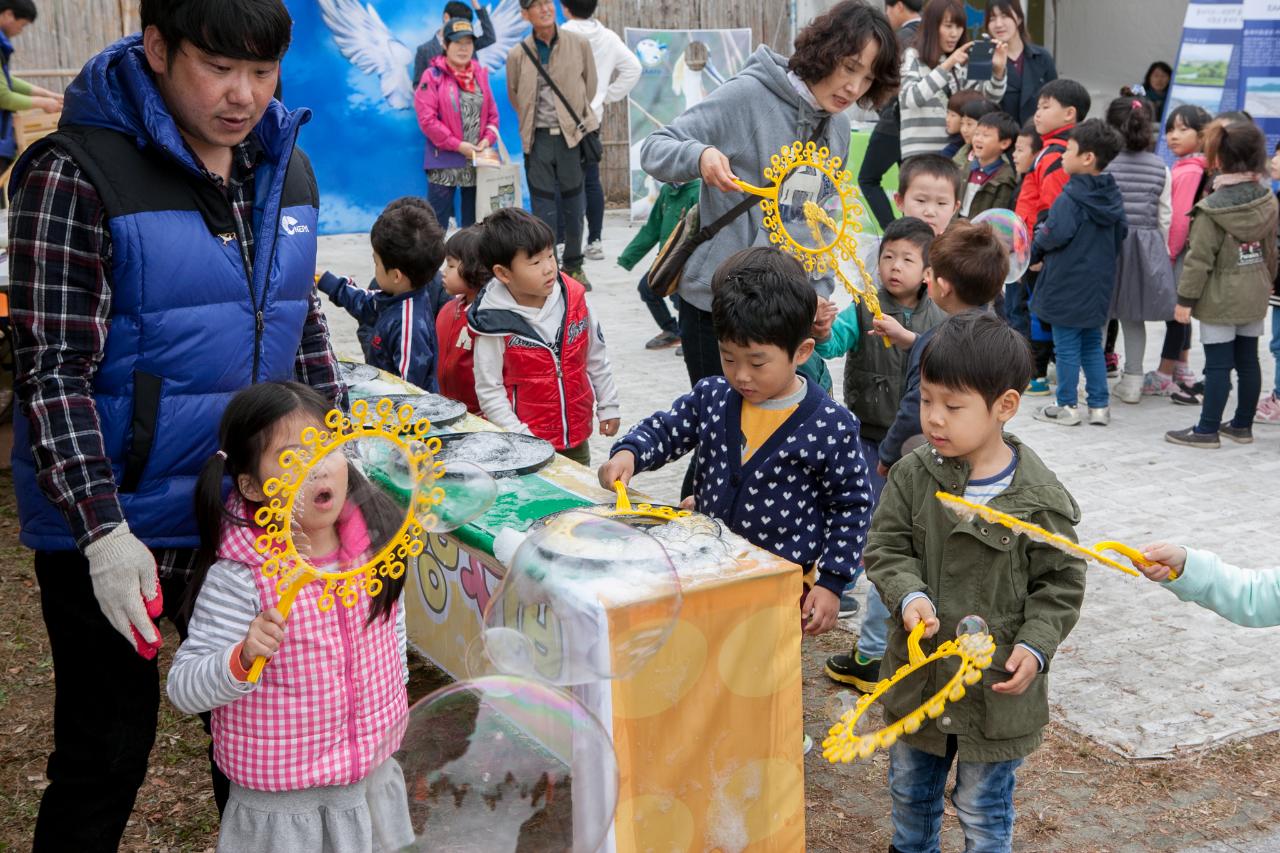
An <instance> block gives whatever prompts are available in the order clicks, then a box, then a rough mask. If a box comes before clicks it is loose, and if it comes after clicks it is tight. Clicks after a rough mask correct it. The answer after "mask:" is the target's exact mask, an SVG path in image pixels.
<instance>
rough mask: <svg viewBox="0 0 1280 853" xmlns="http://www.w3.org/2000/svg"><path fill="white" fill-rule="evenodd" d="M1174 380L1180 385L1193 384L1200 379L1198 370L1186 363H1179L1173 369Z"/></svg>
mask: <svg viewBox="0 0 1280 853" xmlns="http://www.w3.org/2000/svg"><path fill="white" fill-rule="evenodd" d="M1173 381H1174V382H1176V383H1177V384H1179V385H1187V386H1192V385H1195V384H1196V382H1198V381H1199V380H1198V379H1196V372H1195V371H1194V370H1192V369H1191V368H1190V367H1187V366H1186V365H1185V364H1179V365H1178V366H1177V367H1175V368H1174V369H1173Z"/></svg>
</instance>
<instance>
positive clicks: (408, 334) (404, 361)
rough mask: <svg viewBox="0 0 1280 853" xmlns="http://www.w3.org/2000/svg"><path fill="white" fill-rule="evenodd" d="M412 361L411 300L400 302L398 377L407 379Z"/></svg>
mask: <svg viewBox="0 0 1280 853" xmlns="http://www.w3.org/2000/svg"><path fill="white" fill-rule="evenodd" d="M412 361H413V300H412V299H406V300H405V301H404V302H402V303H400V378H401V379H403V380H405V381H406V382H407V381H408V379H409V365H410V364H411V363H412Z"/></svg>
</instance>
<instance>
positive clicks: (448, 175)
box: [413, 18, 498, 229]
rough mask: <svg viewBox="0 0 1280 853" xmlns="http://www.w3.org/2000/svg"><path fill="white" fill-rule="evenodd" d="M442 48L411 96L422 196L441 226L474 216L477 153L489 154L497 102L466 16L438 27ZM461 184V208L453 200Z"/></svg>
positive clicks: (461, 223)
mask: <svg viewBox="0 0 1280 853" xmlns="http://www.w3.org/2000/svg"><path fill="white" fill-rule="evenodd" d="M444 41H445V53H444V56H438V57H436V58H435V59H433V60H432V61H431V64H430V65H428V66H427V70H426V71H423V72H422V79H421V80H419V81H418V89H417V92H416V93H415V94H414V98H413V109H414V112H416V113H417V114H418V127H420V128H422V132H423V133H424V134H425V135H426V137H427V150H426V156H425V157H424V159H423V168H425V169H426V170H427V188H428V190H427V198H428V200H429V201H430V202H431V207H432V209H434V210H435V212H436V218H437V219H438V220H440V225H441V226H442V227H443V228H446V229H447V228H448V227H449V217H450V216H453V217H454V219H455V220H456V221H457V223H458V226H459V227H465V226H467V225H470V224H471V223H472V222H474V221H475V212H476V167H475V166H474V165H473V163H474V162H475V159H476V158H477V157H489V156H492V152H491V150H490V147H491V146H493V145H494V144H495V143H496V142H497V141H498V105H497V103H496V102H495V101H494V100H493V92H492V91H491V90H490V89H489V73H488V72H487V71H485V69H484V66H482V65H481V64H480V63H479V62H477V61H476V60H475V58H474V57H475V30H473V29H472V27H471V22H470V21H467V20H464V19H462V18H454V19H453V20H451V21H449V23H448V24H446V25H445V27H444ZM459 189H461V190H462V208H461V210H458V211H456V212H455V208H454V201H455V199H456V197H457V193H458V190H459Z"/></svg>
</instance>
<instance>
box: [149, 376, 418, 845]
mask: <svg viewBox="0 0 1280 853" xmlns="http://www.w3.org/2000/svg"><path fill="white" fill-rule="evenodd" d="M328 409H329V402H328V401H327V400H325V399H324V398H323V397H321V396H320V395H319V394H318V393H317V392H316V391H315V390H313V389H312V388H309V387H307V386H306V385H302V384H300V383H297V382H262V383H259V384H257V385H251V386H249V387H248V388H246V389H244V390H243V391H241V392H240V393H238V394H236V396H235V397H233V398H232V399H231V402H230V403H229V404H228V405H227V408H226V411H225V412H224V413H223V416H222V423H221V426H220V427H219V429H218V441H219V443H220V445H221V447H222V449H221V450H219V451H218V452H217V453H216V454H214V455H213V456H211V457H210V458H209V461H208V462H206V463H205V466H204V469H203V470H202V471H201V472H200V479H199V480H198V482H197V484H196V522H197V524H198V526H199V529H200V550H199V551H198V552H197V560H196V571H195V575H194V577H193V579H192V582H191V585H190V587H189V592H188V595H189V597H190V598H189V603H188V604H187V605H186V606H187V607H188V608H192V604H191V603H190V602H191V601H194V607H193V609H192V610H191V617H190V618H191V621H190V623H189V629H188V634H187V638H186V640H185V641H183V643H182V645H181V646H180V647H179V648H178V651H177V654H176V655H175V656H174V659H173V666H172V667H171V668H170V670H169V680H168V683H167V685H166V688H167V691H168V694H169V699H170V700H171V701H172V702H173V704H174V705H175V706H176V707H177V708H178V709H179V710H181V711H184V712H186V713H189V714H196V713H202V712H204V711H212V712H213V717H212V732H213V758H214V761H216V762H217V765H218V767H219V769H221V770H222V771H223V772H224V773H226V774H227V777H228V778H230V780H231V795H230V798H229V799H228V801H227V807H226V810H225V812H224V813H223V815H222V829H221V832H220V835H219V838H218V849H219V850H322V849H323V850H371V849H375V848H376V847H378V846H379V845H377V844H375V839H374V838H373V835H374V830H373V829H372V827H380V828H382V830H383V831H384V832H385V833H386V834H388V835H389V836H392V837H390V838H386V839H382V840H383V841H387V842H390V843H387V844H384V845H382V846H386V847H388V848H391V847H394V848H395V849H399V847H400V845H402V844H405V843H408V842H409V841H412V839H413V829H412V827H411V826H410V824H409V816H408V812H407V811H402V810H403V809H404V806H403V804H404V803H405V802H407V795H406V793H405V790H404V777H403V775H402V773H401V770H400V767H399V766H398V765H397V764H396V762H395V761H394V760H393V759H391V758H390V757H389V755H390V752H392V751H394V749H395V748H396V746H395V744H394V743H393V736H392V735H393V733H394V732H395V731H396V730H397V729H399V728H401V727H402V726H403V724H404V720H405V717H406V715H407V714H408V697H407V695H406V692H405V684H406V682H407V681H408V679H409V670H408V666H407V664H406V660H405V648H406V646H405V633H404V611H403V609H402V607H401V602H400V593H401V590H402V589H403V587H404V578H403V576H402V577H399V578H392V577H389V576H388V577H384V578H382V579H381V583H382V587H381V590H380V591H379V592H378V593H377V594H376V595H370V594H367V593H365V592H361V593H360V594H359V596H358V597H357V600H356V602H355V604H354V606H351V607H348V606H345V605H344V604H341V603H339V604H337V605H335V606H330V607H329V608H328V609H327V610H322V609H321V605H322V604H323V600H324V598H325V597H326V596H327V597H329V598H330V599H331V598H332V597H333V596H332V594H331V593H330V592H329V591H328V589H327V587H326V585H325V584H323V583H311V584H307V585H306V586H305V587H303V588H302V591H301V592H299V593H298V597H297V599H296V600H295V601H294V603H293V607H292V609H291V610H290V611H289V618H288V621H285V618H284V617H283V616H282V615H281V614H280V610H279V604H280V598H281V592H280V588H279V584H278V582H277V581H278V578H277V577H275V576H274V575H272V576H268V575H267V574H266V573H265V572H264V571H263V563H264V561H265V559H266V558H265V557H264V556H263V555H262V554H260V553H259V552H258V550H257V548H256V547H255V540H256V539H257V538H258V537H262V536H265V535H266V534H265V532H264V531H263V529H262V528H261V527H260V526H259V525H258V524H257V522H256V521H255V520H254V516H255V513H256V512H257V510H258V508H259V507H261V506H262V505H263V504H264V503H266V502H267V501H268V500H269V498H268V497H267V496H266V494H265V492H264V488H266V487H264V483H266V482H267V481H268V480H270V479H272V478H276V477H280V476H281V473H282V471H283V469H282V468H281V466H280V463H279V458H280V454H281V452H282V451H284V450H286V449H287V448H289V447H292V446H294V445H297V444H298V441H299V436H300V435H301V434H302V432H303V430H304V429H306V428H308V427H311V428H313V429H319V430H323V429H324V428H325V427H324V420H325V414H326V413H327V411H328ZM225 481H230V483H231V484H232V486H231V492H230V495H228V496H227V498H226V499H225V500H224V499H223V488H222V484H223V483H224V482H225ZM294 507H295V509H294V513H295V515H294V520H293V522H292V527H293V537H294V542H295V543H296V545H297V547H298V548H299V551H300V552H301V554H302V555H303V557H304V558H305V559H307V560H309V561H310V563H311V564H312V565H314V566H315V567H316V568H318V569H320V570H322V571H335V570H338V569H339V568H354V567H355V566H359V565H361V564H362V563H364V562H365V561H366V560H368V559H369V557H370V556H372V554H373V552H374V551H375V550H377V548H378V547H380V545H381V544H382V543H385V542H387V541H388V540H389V538H390V536H391V535H392V534H394V532H395V531H396V529H397V528H398V527H399V524H400V522H401V521H402V519H403V517H404V513H403V511H402V510H400V508H399V507H398V505H397V504H396V503H395V502H394V501H393V500H392V499H391V498H390V497H389V496H388V495H386V494H385V493H384V492H382V491H381V490H379V489H378V488H376V487H375V486H373V485H372V484H371V483H370V482H369V481H368V480H367V479H366V478H365V477H364V476H363V474H362V473H361V472H360V471H359V469H357V468H356V466H355V465H353V464H352V463H351V462H350V461H348V459H347V457H346V456H345V455H343V454H342V453H340V452H339V453H331V454H329V455H328V456H326V457H325V458H324V459H322V460H321V461H320V462H318V463H317V464H316V466H315V467H314V468H313V469H312V471H311V474H310V475H309V477H308V478H307V481H306V483H305V484H304V485H303V486H302V488H301V489H300V491H299V493H298V494H297V496H296V498H295V504H294ZM304 508H305V512H303V511H302V510H303V509H304ZM258 657H264V658H267V660H268V663H267V665H266V667H265V668H264V669H263V670H262V673H261V676H260V678H259V680H258V681H257V682H256V683H255V682H251V681H249V678H248V674H249V671H250V669H251V668H252V665H253V662H254V660H255V658H258ZM397 804H400V805H399V810H397ZM374 812H376V813H374Z"/></svg>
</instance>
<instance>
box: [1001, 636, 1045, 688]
mask: <svg viewBox="0 0 1280 853" xmlns="http://www.w3.org/2000/svg"><path fill="white" fill-rule="evenodd" d="M1004 668H1005V671H1006V672H1008V673H1009V680H1008V681H1001V682H998V683H996V684H993V685H991V689H992V690H994V691H995V692H996V693H1008V694H1009V695H1010V696H1021V695H1022V694H1023V693H1025V692H1027V688H1028V687H1029V686H1031V679H1033V678H1035V677H1036V674H1037V673H1038V672H1040V661H1038V660H1036V656H1035V655H1033V654H1032V653H1031V652H1030V651H1028V649H1027V647H1026V646H1014V647H1013V651H1012V652H1010V653H1009V660H1008V661H1006V662H1005V665H1004Z"/></svg>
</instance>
